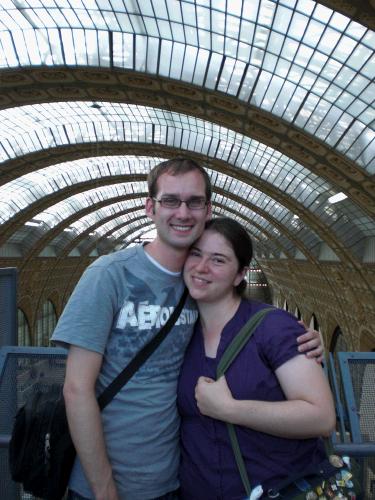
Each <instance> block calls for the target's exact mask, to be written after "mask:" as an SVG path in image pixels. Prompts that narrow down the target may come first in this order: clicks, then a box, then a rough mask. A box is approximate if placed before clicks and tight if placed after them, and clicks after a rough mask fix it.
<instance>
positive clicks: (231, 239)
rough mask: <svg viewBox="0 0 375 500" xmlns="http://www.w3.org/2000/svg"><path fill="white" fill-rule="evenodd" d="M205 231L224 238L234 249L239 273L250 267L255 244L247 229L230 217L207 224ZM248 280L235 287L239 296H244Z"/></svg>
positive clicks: (213, 220)
mask: <svg viewBox="0 0 375 500" xmlns="http://www.w3.org/2000/svg"><path fill="white" fill-rule="evenodd" d="M205 229H208V230H210V231H214V232H215V233H218V234H220V235H221V236H223V237H224V238H225V239H226V240H227V242H228V243H229V244H230V246H231V247H232V248H233V251H234V254H235V256H236V258H237V260H238V271H242V269H243V268H244V267H247V266H249V265H250V261H251V258H252V256H253V244H252V242H251V238H250V235H249V233H248V232H247V231H246V229H245V228H244V227H243V226H242V225H241V224H240V223H239V222H237V221H235V220H234V219H230V218H229V217H218V218H217V219H211V220H209V221H207V222H206V225H205ZM246 285H247V283H246V280H244V279H243V280H242V281H241V283H240V284H239V285H237V286H236V287H235V291H236V293H237V294H238V295H242V294H243V293H244V291H245V289H246Z"/></svg>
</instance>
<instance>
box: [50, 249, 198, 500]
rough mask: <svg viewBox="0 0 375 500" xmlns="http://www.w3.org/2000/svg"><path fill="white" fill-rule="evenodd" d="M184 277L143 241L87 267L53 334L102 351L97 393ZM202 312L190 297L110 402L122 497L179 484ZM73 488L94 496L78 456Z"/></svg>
mask: <svg viewBox="0 0 375 500" xmlns="http://www.w3.org/2000/svg"><path fill="white" fill-rule="evenodd" d="M183 289H184V284H183V281H182V278H181V276H172V275H170V274H168V273H166V272H164V271H163V270H161V269H159V268H158V267H157V266H155V265H154V264H153V263H152V262H151V261H150V260H149V259H148V258H147V256H146V254H145V251H144V248H143V247H141V246H138V247H132V248H130V249H127V250H122V251H119V252H116V253H113V254H110V255H106V256H103V257H100V258H99V259H98V260H96V261H95V262H94V263H93V264H92V265H91V266H89V267H88V268H87V269H86V271H85V272H84V274H83V276H82V278H81V279H80V281H79V283H78V284H77V286H76V288H75V290H74V292H73V294H72V296H71V298H70V300H69V302H68V304H67V305H66V307H65V309H64V312H63V314H62V315H61V317H60V319H59V322H58V324H57V327H56V329H55V331H54V333H53V336H52V340H53V341H54V342H59V343H61V342H63V343H66V344H72V345H75V346H79V347H83V348H85V349H89V350H92V351H95V352H98V353H100V354H103V365H102V368H101V371H100V374H99V377H98V381H97V394H100V393H101V392H102V391H103V389H104V388H105V387H106V386H107V385H108V384H109V383H110V382H111V381H112V380H113V379H114V378H115V377H116V375H117V374H118V373H119V372H120V371H121V370H122V369H123V368H124V366H125V365H126V364H128V362H129V361H130V360H131V359H132V358H133V357H134V355H135V354H136V353H137V352H138V351H139V350H140V349H141V348H142V347H143V346H144V345H145V344H146V343H147V342H148V341H149V340H150V339H151V338H152V337H153V336H154V335H155V334H156V333H157V332H158V331H159V330H160V328H161V326H162V325H163V324H164V323H165V322H166V321H167V319H168V317H169V316H170V314H171V312H172V311H173V309H174V307H175V306H176V305H177V303H178V301H179V299H180V297H181V295H182V292H183ZM197 316H198V313H197V310H196V307H195V304H194V302H193V301H192V300H191V298H190V297H188V299H187V301H186V303H185V306H184V309H183V311H182V313H181V315H180V317H179V319H178V320H177V322H176V324H175V326H174V327H173V328H172V330H171V331H170V332H169V334H168V336H167V338H166V339H165V340H164V341H163V342H162V344H161V345H160V346H159V347H158V349H157V350H156V351H155V353H154V354H153V355H152V356H151V358H150V359H148V361H146V363H145V364H144V365H143V366H142V367H141V368H140V369H139V370H138V372H137V373H136V374H135V375H134V376H133V377H132V379H131V380H130V381H129V382H128V383H127V385H126V386H125V387H124V388H123V389H122V390H121V391H120V393H118V394H117V395H116V396H115V398H114V399H113V400H112V401H111V403H110V404H109V405H108V406H107V407H106V408H105V409H104V410H103V412H102V420H103V428H104V434H105V440H106V444H107V451H108V455H109V458H110V461H111V464H112V468H113V474H114V477H115V481H116V484H117V488H118V491H119V494H120V497H121V499H122V500H124V499H131V500H138V499H139V500H140V499H142V500H145V499H149V498H155V497H157V496H160V495H163V494H164V493H167V492H168V491H171V490H174V489H175V488H177V487H178V480H177V472H178V465H179V416H178V413H177V408H176V389H177V378H178V375H179V371H180V367H181V364H182V361H183V356H184V352H185V349H186V346H187V344H188V343H189V340H190V338H191V334H192V330H193V328H192V327H193V325H194V322H195V320H196V319H197ZM70 488H71V489H73V490H75V491H76V492H77V493H79V494H80V495H83V496H85V497H88V498H93V495H92V493H91V491H90V488H89V486H88V483H87V481H86V479H85V477H84V474H83V471H82V468H81V466H80V463H79V461H78V460H76V463H75V465H74V469H73V472H72V476H71V479H70Z"/></svg>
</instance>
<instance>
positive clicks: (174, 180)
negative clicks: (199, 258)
mask: <svg viewBox="0 0 375 500" xmlns="http://www.w3.org/2000/svg"><path fill="white" fill-rule="evenodd" d="M157 187H158V190H157V194H156V196H155V198H156V199H157V200H160V199H165V198H169V199H170V198H177V199H179V200H183V201H188V200H192V199H195V200H197V199H199V198H201V199H202V198H204V199H206V193H205V183H204V179H203V176H202V175H201V174H200V173H199V172H198V171H195V170H192V171H191V172H187V173H186V174H182V175H170V174H168V173H165V174H163V175H161V176H160V177H159V179H158V182H157ZM146 214H147V215H148V216H149V217H150V218H151V219H152V220H153V221H154V223H155V226H156V230H157V238H158V239H159V240H160V242H162V243H163V244H164V245H167V246H169V247H172V248H176V249H185V248H189V247H190V245H191V244H192V243H193V242H194V241H195V240H196V239H197V238H198V237H199V236H200V235H201V234H202V232H203V229H204V223H205V222H206V220H207V219H209V218H210V217H211V204H210V203H209V204H208V205H205V206H204V207H203V208H200V209H196V210H193V209H191V208H188V206H187V205H186V203H181V205H180V206H179V207H177V208H165V207H163V206H162V205H161V203H160V202H158V201H156V200H155V199H152V198H147V200H146Z"/></svg>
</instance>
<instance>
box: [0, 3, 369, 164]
mask: <svg viewBox="0 0 375 500" xmlns="http://www.w3.org/2000/svg"><path fill="white" fill-rule="evenodd" d="M100 5H101V6H102V7H101V8H100ZM26 40H27V42H26ZM374 47H375V33H374V32H373V31H371V30H369V29H367V28H365V27H364V26H361V25H360V24H358V23H357V22H354V21H350V19H348V18H347V17H345V16H343V15H341V14H338V13H336V12H334V11H332V10H330V9H328V8H327V7H324V6H322V5H320V4H318V3H316V2H313V1H311V0H297V1H293V2H291V1H289V0H280V1H279V2H270V1H267V0H258V1H256V0H244V1H243V2H227V3H225V2H210V3H208V2H195V1H193V0H181V1H180V2H169V1H168V2H165V0H150V1H147V2H145V1H142V2H129V1H125V0H117V1H116V2H112V5H111V3H110V2H107V1H106V2H101V3H98V2H93V1H92V2H85V3H81V2H80V3H79V4H78V3H77V2H75V3H71V2H69V3H68V2H66V1H62V0H56V1H54V2H51V1H50V0H39V1H38V2H34V3H30V2H27V3H26V2H22V3H21V4H20V2H16V1H15V0H4V1H3V2H2V3H1V7H0V54H1V55H0V68H1V67H3V68H11V67H19V66H33V65H35V66H40V65H48V66H53V65H64V64H67V65H72V66H77V65H79V66H86V65H87V66H92V67H97V66H99V67H117V68H123V69H129V70H136V71H144V72H146V73H150V74H157V75H161V76H166V77H170V78H174V79H177V80H182V81H185V82H189V83H193V84H195V85H199V86H203V87H207V88H210V89H215V90H218V91H220V92H223V93H226V94H228V95H231V96H234V97H237V98H239V99H240V100H243V101H245V102H249V103H251V104H254V105H255V106H259V107H260V108H261V109H263V110H266V111H269V112H271V113H273V114H275V115H277V116H279V117H281V118H283V119H285V120H286V121H288V122H290V123H293V124H295V125H296V126H298V127H301V128H302V129H304V130H305V131H306V132H308V133H310V134H313V135H315V136H316V137H318V138H319V139H321V140H322V141H325V142H326V143H327V144H329V145H330V146H332V147H335V148H337V149H338V150H339V151H340V152H341V153H343V154H344V155H347V156H348V157H349V158H351V159H352V160H354V161H355V162H356V163H357V164H358V165H359V166H361V167H363V168H365V169H367V170H368V171H370V173H373V172H374V169H375V165H374V156H375V155H374V150H375V132H374V118H375V112H374V98H375V97H374V96H375V88H374V86H375V84H374V77H375V60H374ZM302 103H303V106H301V104H302ZM347 123H349V124H350V126H349V127H347V126H346V124H347Z"/></svg>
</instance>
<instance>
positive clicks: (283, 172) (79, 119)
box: [0, 102, 375, 247]
mask: <svg viewBox="0 0 375 500" xmlns="http://www.w3.org/2000/svg"><path fill="white" fill-rule="evenodd" d="M99 106H100V108H98V107H97V106H96V107H92V105H91V104H90V103H87V102H71V103H52V104H45V105H33V106H24V107H21V108H15V109H13V110H10V109H9V110H3V111H1V112H0V119H1V121H0V142H1V143H2V144H3V145H7V146H8V150H9V151H10V150H11V151H12V152H13V155H12V156H13V157H15V156H19V155H21V154H25V153H28V152H31V151H38V150H42V149H45V148H47V147H52V146H58V145H63V144H77V143H82V142H89V143H91V142H92V141H94V142H97V141H99V142H100V141H108V140H111V141H125V142H127V141H131V142H141V143H150V144H162V145H167V146H170V147H173V148H178V149H184V150H189V151H192V152H195V153H198V154H200V155H203V156H204V157H212V158H215V159H217V160H222V161H224V162H226V163H227V164H228V165H233V166H234V167H236V168H238V169H239V170H238V173H237V172H236V175H238V176H239V177H240V174H241V173H242V174H244V172H245V173H246V172H249V173H250V174H252V175H254V176H255V177H254V178H249V179H247V180H246V182H241V181H239V180H237V179H234V178H232V177H229V176H227V175H225V174H219V173H217V172H212V180H213V183H214V185H215V186H218V187H221V188H222V189H225V190H228V191H229V192H233V193H235V194H236V195H237V196H242V197H243V198H244V199H245V200H246V199H247V200H251V202H252V203H256V204H258V203H259V201H258V199H261V200H262V201H261V204H260V205H259V206H261V208H262V209H264V210H267V211H268V212H269V213H270V214H271V215H273V216H275V217H276V218H277V219H279V220H281V221H282V223H289V225H290V224H291V221H293V215H296V214H294V213H290V211H289V210H287V212H285V213H286V214H287V215H285V214H284V213H282V210H280V208H279V207H280V202H277V201H275V200H274V199H272V198H271V197H270V196H269V195H266V194H263V193H261V191H259V189H258V190H252V189H251V188H250V187H249V185H248V183H249V182H250V183H253V182H254V183H255V182H256V181H257V179H258V187H259V188H263V187H267V184H269V186H270V187H273V188H277V189H278V190H279V191H277V192H275V193H274V195H273V196H274V197H276V198H277V197H278V196H279V197H280V196H281V195H282V194H283V195H284V194H286V195H288V196H289V197H290V203H292V202H294V204H295V205H294V209H295V210H296V211H298V209H299V204H301V207H302V208H303V207H304V208H305V209H307V210H308V211H310V212H311V213H313V214H314V215H316V216H318V218H319V219H320V220H321V221H322V222H323V223H324V224H328V225H329V226H330V227H331V229H332V230H333V231H334V232H335V233H336V234H337V235H338V236H339V237H342V236H343V234H345V238H344V239H343V241H345V242H347V240H348V242H349V241H350V245H349V246H350V247H352V246H353V245H355V244H356V243H358V242H359V241H361V240H362V239H363V238H364V237H366V236H370V235H373V234H374V230H375V229H374V224H373V221H372V220H371V219H370V218H369V217H367V216H366V215H364V213H362V211H361V210H359V209H358V208H357V207H356V205H355V204H353V203H352V202H351V201H350V200H349V199H347V200H345V202H343V203H341V204H340V205H335V206H334V205H330V204H329V203H328V201H327V200H328V198H329V197H330V196H331V195H333V194H335V192H336V191H335V190H334V189H333V188H332V186H331V185H330V184H329V183H328V182H326V181H324V180H323V179H322V178H320V177H318V176H316V175H315V174H313V173H312V172H310V171H309V170H308V169H306V168H305V167H303V166H302V165H300V164H298V163H297V162H295V161H294V160H291V159H290V158H288V157H287V156H285V155H283V154H281V153H280V152H278V151H276V150H274V149H272V148H270V147H267V146H265V145H263V144H261V143H259V142H258V141H256V140H254V139H251V138H249V137H246V136H244V135H242V134H240V133H237V132H234V131H232V130H230V129H227V128H225V127H222V126H219V125H215V124H212V123H210V122H207V121H204V120H201V119H197V118H194V117H191V116H187V115H183V114H180V113H174V112H167V111H164V110H160V109H156V108H150V107H144V106H136V105H126V104H119V103H100V104H99ZM12 111H13V113H12ZM42 118H43V119H42ZM19 127H21V129H20V128H19ZM47 137H48V140H49V143H48V146H47V145H46V144H45V141H46V138H47ZM3 152H4V155H5V154H7V157H6V158H4V157H3V161H4V160H5V159H7V158H9V156H8V153H5V149H4V150H3ZM153 161H154V160H153ZM92 162H96V159H92V160H85V161H83V160H82V161H81V163H79V164H76V163H75V162H70V163H67V164H66V167H65V166H62V165H59V166H58V168H56V167H48V168H46V169H42V170H40V171H38V172H35V173H30V174H26V175H25V176H22V177H20V178H19V179H16V180H15V181H12V182H9V183H8V184H6V185H4V186H3V187H1V188H0V199H1V200H3V201H1V202H0V217H2V220H3V222H5V221H7V220H9V219H10V218H11V217H12V216H13V215H14V214H16V213H18V212H20V211H21V210H23V209H25V208H26V207H27V206H28V205H29V204H30V203H32V201H37V200H38V199H40V198H41V197H43V196H45V195H46V193H51V192H57V191H58V190H60V189H62V187H64V186H68V185H73V184H75V183H77V182H80V181H82V180H83V179H87V180H90V179H93V178H97V179H99V178H101V177H103V176H109V175H116V174H117V173H118V172H119V164H112V163H111V162H108V161H106V160H105V159H104V160H103V159H99V160H98V162H97V163H96V164H95V167H93V163H92ZM141 164H142V165H143V162H141ZM75 165H78V167H77V166H75ZM134 165H135V164H134V160H133V163H132V164H128V166H125V173H126V172H128V171H131V172H132V173H135V170H133V167H134ZM137 165H138V167H137V170H136V172H137V173H145V172H146V171H147V168H149V167H150V165H151V164H150V163H147V165H146V164H145V165H144V166H143V167H142V168H139V164H137ZM0 172H1V164H0ZM63 172H64V174H65V173H66V175H61V174H62V173H63ZM55 177H56V182H55V180H54V179H55ZM259 181H261V182H262V184H261V185H260V184H259ZM278 193H279V194H278ZM4 200H9V201H8V202H7V201H4ZM63 203H64V202H62V204H63ZM297 215H299V216H301V217H302V216H303V214H297ZM349 221H350V231H351V232H350V234H349V233H348V231H347V227H346V226H347V224H348V222H349ZM353 225H354V226H356V228H357V229H356V228H355V227H354V226H353ZM295 226H296V225H295V224H293V225H292V229H293V230H294V228H295Z"/></svg>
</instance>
